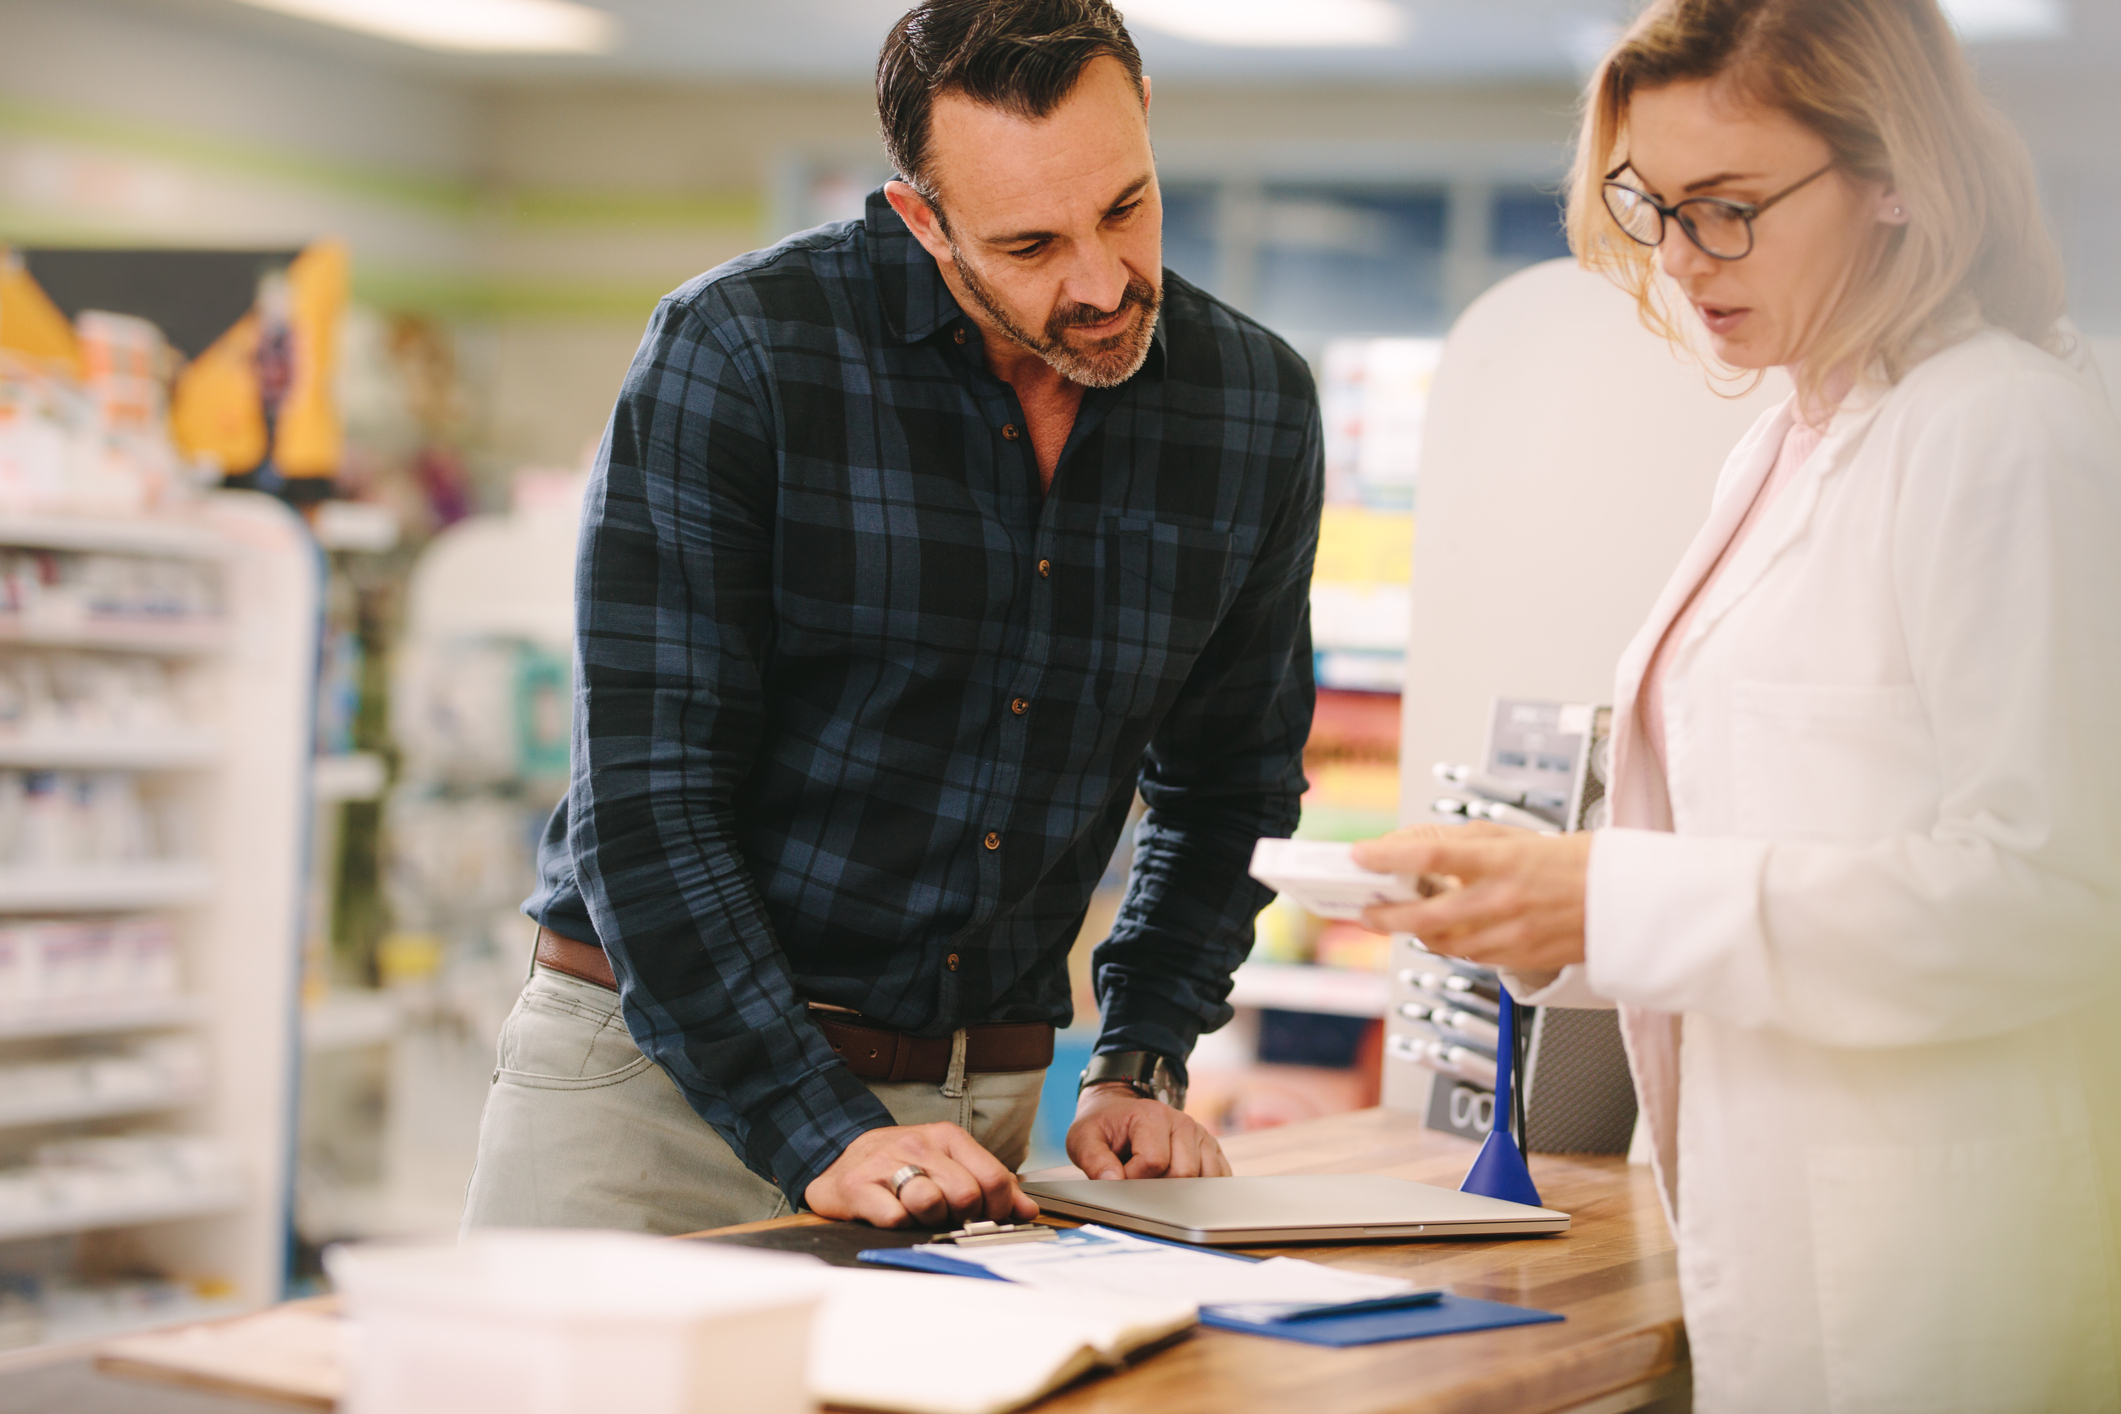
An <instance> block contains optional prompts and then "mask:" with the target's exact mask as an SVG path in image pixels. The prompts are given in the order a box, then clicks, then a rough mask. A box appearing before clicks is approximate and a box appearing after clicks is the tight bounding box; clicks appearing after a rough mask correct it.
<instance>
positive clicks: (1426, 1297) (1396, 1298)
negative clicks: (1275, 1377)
mask: <svg viewBox="0 0 2121 1414" xmlns="http://www.w3.org/2000/svg"><path fill="white" fill-rule="evenodd" d="M1444 1295H1445V1292H1444V1289H1443V1288H1442V1287H1440V1286H1432V1287H1429V1288H1427V1289H1426V1290H1423V1291H1401V1292H1395V1293H1394V1294H1393V1295H1391V1296H1372V1297H1370V1298H1368V1299H1367V1300H1363V1301H1342V1302H1339V1303H1337V1304H1334V1305H1329V1306H1300V1307H1298V1308H1297V1309H1295V1310H1293V1311H1290V1312H1289V1313H1287V1314H1286V1315H1281V1316H1276V1317H1275V1318H1274V1319H1275V1320H1277V1321H1322V1320H1330V1319H1333V1318H1335V1317H1339V1316H1367V1315H1370V1314H1371V1313H1373V1312H1376V1311H1403V1310H1406V1309H1407V1308H1408V1307H1410V1306H1434V1305H1435V1304H1436V1303H1437V1302H1439V1301H1441V1300H1443V1298H1444Z"/></svg>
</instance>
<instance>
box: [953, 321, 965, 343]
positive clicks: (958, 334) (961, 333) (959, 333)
mask: <svg viewBox="0 0 2121 1414" xmlns="http://www.w3.org/2000/svg"><path fill="white" fill-rule="evenodd" d="M950 337H952V338H954V339H956V340H957V341H958V342H959V343H961V344H962V343H963V342H965V330H964V326H963V325H959V326H958V327H957V328H956V329H955V330H953V331H951V335H950Z"/></svg>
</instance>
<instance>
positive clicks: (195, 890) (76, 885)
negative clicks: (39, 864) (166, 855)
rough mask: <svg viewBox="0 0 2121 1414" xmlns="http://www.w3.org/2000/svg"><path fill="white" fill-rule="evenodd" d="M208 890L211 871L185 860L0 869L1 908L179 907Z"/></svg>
mask: <svg viewBox="0 0 2121 1414" xmlns="http://www.w3.org/2000/svg"><path fill="white" fill-rule="evenodd" d="M213 893H214V877H213V872H212V871H211V870H209V869H208V868H207V867H206V866H205V865H203V864H195V863H191V862H189V861H181V862H180V861H170V862H160V863H151V864H109V865H89V866H75V867H70V868H52V869H26V868H21V867H16V868H10V869H0V914H6V913H119V912H125V911H128V910H131V909H138V908H181V907H183V906H185V905H187V904H195V903H204V902H206V901H207V900H209V899H210V898H212V897H213Z"/></svg>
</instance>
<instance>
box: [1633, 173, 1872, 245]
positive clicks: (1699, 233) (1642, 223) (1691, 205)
mask: <svg viewBox="0 0 2121 1414" xmlns="http://www.w3.org/2000/svg"><path fill="white" fill-rule="evenodd" d="M1834 165H1835V164H1834V163H1832V162H1829V163H1827V164H1826V165H1825V166H1824V167H1821V168H1820V169H1819V170H1818V171H1816V172H1814V173H1812V175H1811V176H1809V177H1806V178H1805V179H1804V180H1803V181H1801V182H1797V183H1794V184H1793V185H1791V186H1786V187H1784V188H1783V189H1782V190H1781V191H1778V192H1776V193H1775V194H1774V195H1773V196H1771V197H1769V198H1767V199H1766V200H1765V201H1732V200H1731V199H1730V198H1729V197H1722V196H1695V197H1689V198H1687V199H1686V200H1685V201H1682V202H1680V203H1678V204H1677V205H1675V206H1659V205H1658V204H1657V202H1656V201H1655V199H1653V198H1652V197H1651V196H1650V194H1649V193H1648V192H1644V191H1638V190H1636V189H1635V188H1634V187H1631V186H1629V185H1628V184H1627V183H1625V182H1616V181H1614V180H1613V178H1615V177H1617V176H1619V175H1620V174H1621V173H1622V172H1625V171H1626V170H1627V169H1628V164H1627V163H1625V162H1623V163H1621V164H1620V165H1619V166H1618V167H1615V168H1614V169H1613V170H1612V171H1610V172H1608V173H1606V174H1605V178H1606V180H1605V209H1606V210H1607V211H1610V212H1611V213H1612V214H1613V220H1614V223H1615V224H1617V225H1618V226H1619V227H1620V229H1621V230H1622V231H1624V232H1625V233H1626V234H1627V236H1628V239H1630V240H1632V241H1635V242H1637V243H1638V244H1641V245H1646V246H1651V247H1655V246H1660V245H1663V244H1664V223H1665V218H1667V217H1669V218H1671V219H1672V220H1674V221H1676V222H1678V223H1679V229H1680V230H1682V231H1685V232H1686V237H1687V239H1688V240H1690V241H1692V242H1693V243H1694V244H1695V246H1696V247H1698V248H1699V249H1700V251H1701V253H1702V254H1703V255H1706V256H1709V257H1711V258H1713V259H1716V260H1743V259H1745V258H1746V257H1747V256H1748V255H1751V254H1752V253H1753V220H1754V218H1755V217H1757V216H1759V215H1760V213H1761V212H1763V211H1765V210H1767V209H1768V208H1769V207H1770V206H1773V205H1774V204H1775V203H1776V202H1778V201H1780V200H1782V199H1783V198H1784V197H1786V196H1788V195H1790V194H1791V193H1792V192H1795V191H1797V190H1799V189H1800V188H1802V187H1804V186H1806V185H1808V184H1810V183H1812V182H1816V181H1818V180H1819V179H1820V178H1821V177H1823V176H1825V175H1826V174H1827V173H1829V172H1831V171H1833V170H1834Z"/></svg>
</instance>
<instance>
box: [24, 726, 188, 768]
mask: <svg viewBox="0 0 2121 1414" xmlns="http://www.w3.org/2000/svg"><path fill="white" fill-rule="evenodd" d="M220 754H221V743H220V740H219V739H218V738H216V737H214V736H212V735H210V734H209V733H206V732H143V733H141V734H139V735H136V736H118V735H115V734H105V733H87V732H83V733H80V734H61V733H58V732H35V733H30V734H27V735H23V736H11V737H10V736H0V767H5V766H12V767H15V768H17V769H22V770H32V771H182V770H190V769H196V768H199V767H202V766H210V765H212V764H213V763H214V762H215V760H216V759H218V758H219V756H220Z"/></svg>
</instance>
